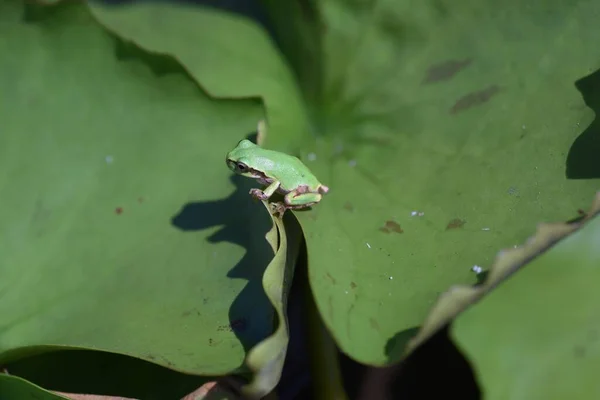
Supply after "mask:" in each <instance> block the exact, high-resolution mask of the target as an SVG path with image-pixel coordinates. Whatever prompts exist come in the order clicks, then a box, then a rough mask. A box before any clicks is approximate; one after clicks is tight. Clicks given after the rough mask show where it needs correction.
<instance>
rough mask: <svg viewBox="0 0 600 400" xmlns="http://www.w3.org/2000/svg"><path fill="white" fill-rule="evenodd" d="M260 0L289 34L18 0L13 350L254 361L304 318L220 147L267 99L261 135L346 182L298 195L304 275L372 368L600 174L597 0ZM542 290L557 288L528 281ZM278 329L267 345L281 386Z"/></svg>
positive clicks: (286, 269) (8, 203)
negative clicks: (305, 202)
mask: <svg viewBox="0 0 600 400" xmlns="http://www.w3.org/2000/svg"><path fill="white" fill-rule="evenodd" d="M263 5H264V6H265V11H266V13H267V14H268V16H269V17H270V22H271V24H272V25H271V26H272V29H273V31H274V37H275V39H272V38H271V37H270V36H269V34H268V33H267V31H266V30H265V29H264V28H263V27H262V26H260V25H259V24H257V23H256V22H255V21H252V20H250V19H248V18H246V17H243V16H240V15H236V14H233V13H230V12H225V11H223V10H218V9H216V8H213V7H197V6H196V7H192V6H183V5H178V6H174V5H173V4H165V3H149V4H132V5H128V6H108V5H101V4H100V3H89V4H86V3H84V2H65V3H64V4H62V3H61V4H58V5H47V6H43V5H39V4H37V5H34V4H27V5H24V4H23V3H22V2H19V1H17V0H0V54H2V55H3V56H2V59H3V62H2V63H0V94H1V95H2V107H0V120H1V121H2V128H1V134H0V193H2V200H3V202H2V205H3V207H2V208H1V209H0V220H1V221H2V224H1V225H0V272H1V274H2V276H3V279H2V280H1V281H0V294H1V296H2V302H1V303H0V316H1V317H0V361H1V362H3V363H6V362H10V361H13V360H16V359H19V358H21V357H23V356H25V355H32V354H37V353H41V352H45V351H48V350H56V349H65V348H83V349H94V350H102V351H107V352H113V353H118V354H124V355H129V356H133V357H135V358H139V359H142V360H146V361H149V362H151V363H154V364H158V365H160V366H163V367H166V368H169V369H172V370H176V371H181V372H186V373H189V374H196V375H216V374H226V373H230V372H240V371H244V370H245V368H244V365H243V363H244V358H245V356H246V354H247V353H248V351H249V350H250V349H252V348H253V347H254V346H255V345H256V344H257V343H261V341H262V340H263V339H265V338H267V337H268V336H269V335H271V334H273V333H274V332H276V331H275V329H277V327H279V329H281V328H282V327H283V328H285V325H284V326H281V325H278V322H281V318H278V317H277V312H280V311H281V309H282V307H283V305H284V304H285V303H286V296H287V290H288V289H289V285H290V284H291V282H290V280H291V279H290V278H289V275H290V269H292V268H293V264H294V259H295V258H294V257H292V259H288V260H285V257H283V254H280V255H279V256H275V255H276V254H277V251H278V247H277V245H275V243H276V242H277V243H280V242H281V241H276V240H275V239H274V236H273V232H274V231H273V230H271V231H270V232H271V233H270V234H268V235H267V232H269V230H270V229H275V228H274V225H273V221H272V220H270V219H269V215H268V213H267V212H266V210H265V209H264V207H262V205H260V204H259V203H256V202H253V201H252V200H251V198H250V197H249V196H248V190H249V188H250V187H253V186H255V184H254V183H253V182H250V181H249V180H245V179H243V178H239V177H232V176H231V173H230V171H229V170H228V169H227V168H226V166H225V163H224V156H225V154H226V153H227V151H228V150H230V149H231V148H232V147H233V146H234V145H235V144H236V143H237V141H238V140H240V139H242V138H244V137H246V136H247V135H248V134H250V133H252V131H253V130H254V129H255V127H256V123H257V122H258V120H259V119H261V118H263V117H266V118H267V121H268V124H269V133H268V136H267V138H266V142H265V145H266V146H267V147H269V148H274V149H278V150H285V151H288V152H290V153H292V154H295V155H298V156H299V157H300V158H301V159H302V160H303V161H305V163H306V164H307V165H308V166H309V167H310V168H311V170H313V172H315V174H316V175H317V176H318V177H319V179H320V180H321V181H322V182H323V183H324V184H326V185H328V186H329V187H330V188H331V191H330V193H328V194H327V195H326V196H325V198H324V200H323V201H322V203H320V204H318V205H317V206H315V207H313V209H312V210H310V211H302V212H297V213H295V215H296V217H297V219H298V221H299V223H300V226H301V229H302V233H303V234H304V237H305V240H306V249H307V260H308V271H309V279H310V285H311V289H312V293H313V294H314V297H315V302H316V305H317V307H318V310H319V313H320V315H321V317H322V319H323V321H324V323H325V325H326V326H327V328H328V329H329V331H330V332H331V334H332V336H333V338H334V339H335V342H336V344H337V345H338V346H339V347H340V348H341V350H342V351H344V352H345V353H347V354H348V355H349V356H350V357H352V358H353V359H355V360H358V361H360V362H362V363H366V364H370V365H383V364H388V363H391V362H396V361H399V360H400V359H401V357H402V354H403V353H404V351H405V350H406V344H407V342H408V340H409V339H410V338H411V337H412V336H413V335H414V334H415V332H416V331H417V329H418V328H419V326H420V325H421V323H422V322H423V320H424V319H425V318H426V316H427V315H428V313H429V311H430V309H431V307H432V305H433V304H434V303H435V301H436V300H437V299H438V296H439V294H440V293H442V292H444V291H446V290H447V289H448V288H449V287H451V286H452V285H456V284H472V283H475V281H476V276H475V274H474V273H473V272H472V271H471V267H472V266H474V265H479V266H482V267H488V266H489V265H490V264H491V262H492V260H493V258H494V256H495V255H496V253H497V251H498V250H499V249H501V248H507V247H512V246H514V245H516V244H519V243H522V242H524V241H525V240H526V239H527V237H528V236H530V235H531V234H532V232H533V230H534V228H535V226H536V224H537V223H539V222H542V221H565V220H567V219H569V218H572V217H573V216H575V215H577V210H578V209H580V208H586V207H587V206H588V204H589V202H590V199H591V198H592V196H593V194H594V193H595V192H596V191H597V189H598V187H597V181H594V180H593V179H591V178H598V177H600V173H598V167H597V164H598V163H597V162H594V161H593V160H594V158H593V157H594V154H596V153H593V152H592V153H590V150H589V149H594V148H596V149H598V148H600V144H598V139H597V138H598V135H597V133H596V132H597V130H596V123H595V122H592V121H593V119H594V111H593V110H594V109H595V108H596V107H597V106H598V104H599V102H597V101H596V99H597V98H598V97H597V96H596V95H595V93H596V92H595V91H596V89H594V87H595V86H594V85H595V83H594V82H596V80H595V79H594V78H593V76H594V75H590V74H592V72H593V71H594V70H595V69H596V68H598V54H597V50H596V46H595V43H596V41H595V39H594V38H595V37H597V29H598V28H597V23H596V20H597V18H596V17H597V15H598V13H600V6H599V5H598V4H597V2H593V1H591V0H579V1H572V0H569V1H567V0H560V1H553V2H547V1H542V0H535V1H533V2H529V3H523V2H517V1H516V0H511V1H509V2H505V3H497V2H492V1H491V0H487V1H483V2H461V3H456V4H454V3H449V2H444V1H440V0H424V1H419V2H410V1H393V0H381V1H377V2H375V1H367V2H359V1H342V0H327V1H322V2H310V1H309V2H285V3H284V2H275V1H270V0H266V1H264V2H263ZM586 76H587V78H586V80H584V81H581V78H584V77H586ZM576 81H578V82H580V83H581V82H583V83H581V84H580V85H578V86H577V87H576V86H575V84H574V83H575V82H576ZM582 137H585V138H586V139H585V140H586V141H587V142H586V143H587V145H583V146H582V145H581V143H582V141H581V138H582ZM577 143H579V144H580V145H577ZM594 146H596V147H594ZM590 154H591V156H590ZM590 160H591V161H590ZM573 178H586V179H573ZM278 229H280V234H282V235H284V236H286V234H285V233H284V231H282V230H281V228H278ZM295 232H296V231H295ZM580 237H581V236H573V238H571V240H573V241H575V242H576V243H579V241H580V240H584V239H578V238H580ZM284 239H288V240H290V242H287V243H288V244H287V245H288V246H290V247H291V248H294V249H295V248H297V247H296V246H298V245H299V243H300V235H292V236H290V237H287V236H286V237H285V238H284ZM285 251H288V250H285ZM294 251H295V250H294ZM294 251H292V253H294ZM552 254H557V257H559V255H560V254H561V253H560V251H559V250H556V253H548V255H546V256H544V257H550V258H552V257H554V256H552ZM589 254H590V259H591V258H592V256H593V254H594V252H593V250H589ZM273 257H275V258H273ZM560 257H563V258H561V260H563V261H561V262H563V263H565V262H566V261H564V256H560ZM567 259H568V257H567ZM277 260H279V261H277ZM540 262H541V261H540ZM554 262H559V261H554ZM269 263H271V265H270V266H269V268H270V271H271V272H272V274H271V273H269V274H266V275H265V280H264V281H263V272H264V271H265V269H266V268H267V266H268V265H269ZM271 267H273V268H271ZM540 268H541V267H540ZM548 268H550V267H548ZM581 268H583V267H581ZM538 269H539V268H538ZM522 275H523V274H518V275H516V276H515V278H514V279H511V281H512V280H514V281H515V282H520V281H521V276H522ZM284 276H288V278H287V280H286V281H284V282H282V277H284ZM270 277H271V278H270ZM525 281H526V280H525ZM533 282H535V285H537V289H536V290H537V291H540V292H544V291H545V290H550V289H549V288H554V286H553V285H554V284H555V282H556V281H554V280H548V281H546V280H542V279H533V278H532V279H531V282H529V283H527V282H523V283H520V284H517V283H515V285H517V286H515V287H516V288H517V289H515V290H519V291H526V292H527V293H531V291H529V290H528V289H527V287H529V286H530V285H533ZM546 284H547V285H548V287H547V288H546V286H545V285H546ZM518 285H528V286H527V287H525V286H523V287H521V286H518ZM270 290H271V291H270ZM265 291H266V292H267V293H269V298H271V300H272V301H273V299H275V301H274V302H273V303H271V302H270V301H269V299H268V298H267V295H266V294H265ZM532 296H533V295H532ZM490 298H492V297H490ZM490 301H492V300H490ZM521 301H522V299H521V298H520V297H519V296H516V295H514V296H505V298H503V300H501V301H500V303H501V305H502V307H505V308H506V309H508V310H510V309H513V308H515V307H517V308H518V307H520V304H521V303H520V302H521ZM515 302H516V303H515ZM500 303H498V304H500ZM273 305H275V307H277V311H276V310H274V308H273ZM484 306H485V303H482V304H481V306H478V307H482V308H483V307H484ZM476 310H477V308H474V309H473V311H472V314H469V313H467V314H465V316H464V317H459V320H458V321H459V323H458V325H457V331H456V332H467V333H462V334H458V333H456V335H457V336H456V337H457V340H458V341H459V342H461V344H464V343H466V344H465V348H467V350H466V352H467V353H468V354H469V355H471V354H472V355H473V358H474V359H477V360H479V358H478V357H482V361H481V362H480V361H477V365H476V366H475V367H476V369H477V368H479V365H480V363H481V366H482V367H481V368H482V371H483V372H481V374H482V375H481V376H483V377H484V383H483V386H484V389H486V390H487V389H488V388H489V390H496V389H494V386H493V384H492V383H490V382H492V381H491V379H493V378H488V377H490V376H497V374H496V373H494V371H488V369H486V367H485V365H486V362H487V363H490V362H492V361H490V360H493V358H490V356H486V353H485V352H482V351H481V349H478V348H475V347H472V348H471V347H468V346H469V345H473V346H475V345H474V344H473V343H476V342H477V340H476V339H469V337H470V336H469V335H476V334H478V333H477V332H479V333H481V332H484V331H483V330H479V329H482V328H481V325H483V322H481V321H480V319H478V318H474V317H471V318H474V319H471V320H470V319H469V318H470V317H469V316H470V315H476V312H477V311H476ZM520 311H521V312H522V313H523V317H522V318H525V316H526V315H527V311H526V309H522V310H520ZM531 312H533V311H531ZM498 313H500V314H501V315H503V314H502V313H501V312H500V311H498ZM488 317H489V318H492V319H494V318H495V316H494V313H492V314H490V315H488ZM480 318H481V317H480ZM515 318H516V316H515ZM557 318H561V317H560V316H557ZM463 320H464V321H472V322H471V324H472V325H471V326H470V328H469V329H468V330H461V329H463V328H461V326H467V322H461V321H463ZM494 321H500V318H498V319H494ZM575 322H576V323H574V324H573V325H572V327H571V329H573V330H574V331H578V330H580V329H581V326H580V325H579V324H581V323H582V322H581V321H575ZM544 323H547V321H540V326H539V327H538V328H539V329H541V327H542V326H545V325H544ZM486 324H487V322H486ZM474 326H475V327H479V328H473V327H474ZM512 328H513V329H517V328H519V327H518V326H512ZM465 329H466V328H465ZM487 329H491V328H489V327H488V328H487ZM534 331H535V330H534ZM280 332H281V331H280ZM473 332H475V333H473ZM515 332H517V331H516V330H515ZM481 334H482V335H483V333H481ZM485 334H486V335H487V334H488V333H487V331H486V333H485ZM279 339H281V341H280V342H279V344H278V345H277V346H275V347H273V348H272V349H273V350H269V351H267V352H266V354H265V353H262V355H261V356H260V357H259V359H260V360H262V361H259V362H258V364H252V363H250V364H251V370H252V371H254V372H258V375H260V374H261V373H262V374H266V375H265V379H266V380H265V381H262V383H263V384H264V383H265V382H271V383H273V382H276V380H277V379H273V378H274V377H275V378H277V377H278V374H279V373H280V372H281V371H280V365H279V364H278V365H279V366H278V367H277V368H271V369H268V368H267V367H268V365H270V364H269V362H270V361H269V360H272V358H273V357H274V356H276V355H281V354H282V353H281V352H282V351H284V350H282V349H284V348H285V344H286V343H287V335H284V336H280V337H279ZM262 343H263V344H264V343H266V342H262ZM502 346H505V347H511V346H517V345H516V344H515V343H514V342H511V341H507V342H505V343H504V344H503V345H502ZM517 348H518V346H517ZM263 349H264V347H263ZM499 350H501V348H500V349H499ZM271 351H272V353H270V352H271ZM269 353H270V354H269ZM255 354H256V353H255ZM486 357H487V358H486ZM580 358H581V357H580ZM484 359H485V360H484ZM542 362H543V361H542ZM575 362H577V361H575ZM577 365H579V364H577ZM261 368H265V369H261ZM267 370H268V371H269V372H266V371H267ZM514 370H515V371H517V370H516V369H514ZM547 376H548V375H544V376H543V377H541V378H540V379H547ZM11 379H12V378H11ZM8 381H10V384H11V385H13V386H14V385H15V383H14V382H16V381H15V380H14V379H13V380H10V379H8V378H6V377H2V382H8ZM498 382H500V381H498ZM535 382H536V381H532V382H531V384H532V385H535ZM271 383H270V384H271ZM270 384H267V386H269V385H270ZM498 384H502V382H500V383H498ZM2 385H4V384H3V383H0V386H2ZM258 386H260V385H258ZM11 387H12V386H11ZM0 393H1V392H0Z"/></svg>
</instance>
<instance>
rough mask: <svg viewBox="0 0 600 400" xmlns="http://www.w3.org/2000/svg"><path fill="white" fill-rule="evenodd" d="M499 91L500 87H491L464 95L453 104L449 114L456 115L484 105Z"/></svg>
mask: <svg viewBox="0 0 600 400" xmlns="http://www.w3.org/2000/svg"><path fill="white" fill-rule="evenodd" d="M499 91H500V87H499V86H498V85H492V86H490V87H487V88H485V89H483V90H480V91H477V92H472V93H469V94H466V95H464V96H463V97H461V98H460V99H458V100H456V103H454V105H453V106H452V108H451V109H450V113H451V114H456V113H459V112H461V111H464V110H467V109H469V108H471V107H475V106H478V105H481V104H483V103H486V102H487V101H489V100H490V99H491V98H492V97H493V96H494V95H496V94H497V93H498V92H499Z"/></svg>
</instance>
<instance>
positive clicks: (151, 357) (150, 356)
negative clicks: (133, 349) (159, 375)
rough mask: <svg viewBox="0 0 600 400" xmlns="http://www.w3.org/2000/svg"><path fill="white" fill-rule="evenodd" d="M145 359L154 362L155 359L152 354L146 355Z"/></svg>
mask: <svg viewBox="0 0 600 400" xmlns="http://www.w3.org/2000/svg"><path fill="white" fill-rule="evenodd" d="M146 358H147V359H148V360H156V357H154V356H153V355H152V354H147V355H146Z"/></svg>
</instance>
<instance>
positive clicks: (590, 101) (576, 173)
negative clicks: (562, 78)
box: [566, 70, 600, 179]
mask: <svg viewBox="0 0 600 400" xmlns="http://www.w3.org/2000/svg"><path fill="white" fill-rule="evenodd" d="M575 86H576V87H577V90H579V91H580V92H581V95H582V96H583V101H584V102H585V104H586V105H587V106H588V107H589V108H591V109H592V110H593V111H594V113H595V114H596V117H595V118H594V121H593V122H592V123H591V124H590V126H588V127H587V128H586V129H585V130H584V131H583V132H582V133H581V135H579V137H578V138H577V139H575V142H573V144H572V145H571V148H570V149H569V154H568V155H567V168H566V175H567V178H568V179H594V178H600V161H599V157H600V156H599V154H600V70H598V71H596V72H594V73H592V74H591V75H588V76H586V77H584V78H582V79H580V80H578V81H577V82H575Z"/></svg>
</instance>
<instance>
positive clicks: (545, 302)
mask: <svg viewBox="0 0 600 400" xmlns="http://www.w3.org/2000/svg"><path fill="white" fill-rule="evenodd" d="M598 211H600V195H599V196H598V198H597V205H596V213H597V212H598ZM561 228H562V227H561V226H556V227H547V229H546V232H545V235H546V236H548V235H550V234H551V233H552V232H553V231H556V230H557V229H558V230H560V229H561ZM534 240H535V239H534ZM599 241H600V218H598V217H595V218H592V219H591V220H590V221H589V222H587V223H586V224H584V225H583V226H582V227H581V228H580V229H578V230H577V231H575V232H574V233H572V234H571V235H569V236H568V237H566V238H564V239H563V240H561V241H560V242H559V243H558V244H556V245H555V246H553V247H552V248H551V249H549V250H548V251H547V252H545V253H543V254H541V255H540V256H539V257H537V258H535V259H534V260H533V261H532V262H530V263H529V264H528V265H527V266H526V267H525V268H523V269H522V270H520V271H518V272H517V273H516V274H515V275H514V276H512V277H511V278H510V279H508V280H507V281H505V282H503V283H502V284H500V285H499V286H498V287H497V288H496V289H495V290H494V291H493V292H491V293H490V294H488V295H487V296H486V297H485V298H483V299H482V300H481V301H480V302H479V303H477V304H475V305H474V306H473V307H471V308H470V309H468V310H467V311H465V312H464V313H462V314H461V315H460V316H459V317H458V318H457V319H456V320H455V322H454V323H453V324H452V328H451V335H452V337H453V338H454V340H455V341H456V342H457V343H458V345H459V347H460V348H461V349H462V351H463V352H464V354H465V355H466V356H467V358H468V359H469V361H470V364H471V366H472V367H473V369H474V370H475V373H476V376H477V381H478V383H479V385H480V387H481V389H482V392H483V395H484V396H485V398H486V399H507V398H510V399H564V398H570V399H590V398H597V397H598V396H600V390H599V386H598V378H597V374H596V373H595V371H596V367H597V365H598V363H599V362H600V340H599V339H600V336H599V335H600V325H599V322H598V318H597V309H598V307H597V305H598V303H599V302H600V294H599V292H598V290H597V285H598V281H599V280H600V271H599V269H598V260H599V259H600V254H599V250H598V242H599ZM549 382H551V384H549Z"/></svg>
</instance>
